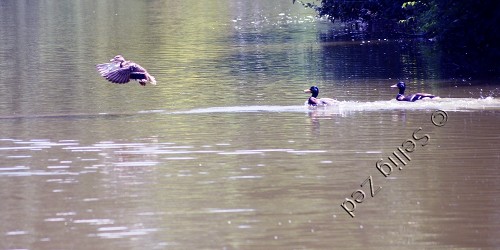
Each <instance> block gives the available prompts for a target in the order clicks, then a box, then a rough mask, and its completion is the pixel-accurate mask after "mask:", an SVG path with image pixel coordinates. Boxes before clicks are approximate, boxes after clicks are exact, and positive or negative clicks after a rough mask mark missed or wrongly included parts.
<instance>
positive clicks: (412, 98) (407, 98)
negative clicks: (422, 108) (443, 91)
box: [391, 82, 436, 102]
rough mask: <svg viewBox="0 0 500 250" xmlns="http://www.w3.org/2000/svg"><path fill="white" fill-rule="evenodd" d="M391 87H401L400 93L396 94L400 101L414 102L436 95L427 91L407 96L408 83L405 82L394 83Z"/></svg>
mask: <svg viewBox="0 0 500 250" xmlns="http://www.w3.org/2000/svg"><path fill="white" fill-rule="evenodd" d="M391 88H398V89H399V94H398V95H397V96H396V100H398V101H406V102H414V101H417V100H422V99H432V98H434V97H436V96H435V95H432V94H427V93H415V94H411V95H407V96H405V95H404V94H405V89H406V84H405V83H404V82H398V83H397V84H394V85H392V86H391Z"/></svg>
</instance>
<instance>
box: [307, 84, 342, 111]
mask: <svg viewBox="0 0 500 250" xmlns="http://www.w3.org/2000/svg"><path fill="white" fill-rule="evenodd" d="M304 92H305V93H311V97H309V99H308V100H307V104H308V105H310V106H318V105H320V106H328V105H334V104H336V103H338V101H337V100H335V99H332V98H317V97H318V94H319V88H318V87H316V86H311V88H309V89H306V90H304Z"/></svg>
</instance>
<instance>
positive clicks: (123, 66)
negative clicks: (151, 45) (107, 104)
mask: <svg viewBox="0 0 500 250" xmlns="http://www.w3.org/2000/svg"><path fill="white" fill-rule="evenodd" d="M96 68H97V71H99V73H100V74H101V76H103V77H104V78H106V79H107V80H108V81H110V82H113V83H120V84H123V83H127V82H129V81H130V80H136V81H138V82H139V84H141V85H142V86H146V83H147V82H150V83H151V84H153V85H156V79H155V78H154V77H153V76H152V75H150V74H149V73H148V71H147V70H146V69H145V68H143V67H141V65H139V64H137V63H134V62H132V61H126V60H125V58H123V56H121V55H117V56H115V57H113V59H111V60H110V62H109V63H102V64H97V65H96Z"/></svg>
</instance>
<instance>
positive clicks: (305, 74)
mask: <svg viewBox="0 0 500 250" xmlns="http://www.w3.org/2000/svg"><path fill="white" fill-rule="evenodd" d="M291 2H292V1H291V0H279V1H263V0H259V1H241V0H238V1H215V0H212V1H210V0H206V1H195V0H186V1H153V0H151V1H132V0H123V1H25V0H19V1H18V0H16V1H14V0H7V1H1V2H0V33H1V34H2V35H1V36H0V68H1V69H2V73H1V75H2V77H1V78H0V131H1V133H0V221H1V223H0V248H1V249H333V248H356V249H359V248H367V247H371V248H380V249H408V248H413V249H423V248H499V247H500V240H499V239H500V238H499V237H498V236H499V233H498V232H500V184H499V183H500V182H499V181H498V180H499V178H500V171H499V170H500V169H499V168H500V146H499V144H498V141H499V139H500V134H499V129H498V126H499V124H500V116H499V114H500V101H499V98H498V96H499V94H500V89H499V87H498V86H499V84H500V82H499V81H498V80H483V79H473V78H468V77H459V76H453V75H450V73H449V72H452V71H451V70H450V68H453V66H452V65H451V66H450V65H444V64H443V63H442V60H440V59H439V52H438V51H435V50H434V49H432V46H431V44H428V43H427V42H425V41H421V42H412V41H398V40H396V41H395V40H386V39H380V40H378V39H377V40H374V41H347V42H345V41H344V42H340V41H333V40H329V39H327V38H328V37H329V36H330V34H331V33H330V30H331V29H332V25H331V24H330V23H328V22H326V21H322V20H317V19H316V18H315V13H313V12H312V11H311V10H307V9H303V8H302V7H301V6H300V5H298V4H295V5H292V3H291ZM337 28H338V27H337ZM117 54H122V55H124V56H125V58H127V59H129V60H133V61H135V62H137V63H139V64H141V65H142V66H144V67H145V68H147V69H148V71H149V72H150V73H151V74H152V75H154V76H155V77H156V79H157V81H158V85H156V86H152V85H148V86H146V87H142V86H140V85H139V84H138V83H129V84H125V85H115V84H112V83H109V82H107V81H106V80H105V79H104V78H102V77H101V76H99V74H98V73H97V71H96V70H95V64H98V63H103V62H106V61H108V60H109V59H110V58H112V57H113V56H115V55H117ZM398 80H404V81H406V82H407V84H408V89H407V91H408V92H418V91H420V92H430V93H434V94H436V95H439V96H440V97H441V98H440V99H436V100H431V101H422V102H417V103H401V102H397V101H396V100H394V97H395V94H396V92H395V90H394V89H391V88H389V86H390V85H392V84H394V83H396V82H397V81H398ZM311 85H317V86H319V87H320V89H321V92H320V97H321V96H322V97H334V98H336V99H337V100H339V101H340V103H339V105H336V106H334V107H327V108H316V109H311V108H309V107H307V106H305V105H304V102H305V101H306V100H307V98H308V96H307V95H306V94H304V93H303V90H304V89H307V88H309V87H310V86H311ZM437 110H444V111H445V112H446V113H434V112H436V111H437ZM443 115H446V117H447V120H443V118H444V116H443ZM431 117H434V120H432V119H431ZM434 123H436V124H437V125H438V126H437V125H435V124H434ZM441 125H443V126H441ZM402 152H404V153H405V154H406V156H405V155H403V154H402ZM389 157H390V158H389ZM398 157H399V158H398ZM391 159H392V161H394V162H395V163H398V165H397V166H396V165H395V163H392V161H391ZM379 160H382V161H379ZM402 161H404V163H406V165H405V164H403V163H402ZM377 163H378V166H379V167H380V170H379V169H377ZM389 166H391V168H392V172H391V171H390V169H389ZM384 173H385V174H386V175H387V177H385V176H384ZM361 185H363V186H361ZM380 187H381V189H380ZM357 190H361V191H357ZM346 198H347V200H346ZM354 200H357V201H358V202H355V201H354ZM341 205H344V206H343V207H342V206H341ZM353 205H356V206H355V209H354V206H353ZM351 215H354V217H352V216H351Z"/></svg>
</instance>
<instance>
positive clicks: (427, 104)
mask: <svg viewBox="0 0 500 250" xmlns="http://www.w3.org/2000/svg"><path fill="white" fill-rule="evenodd" d="M429 109H442V110H447V111H472V110H500V99H494V98H492V97H487V98H484V99H472V98H435V99H429V100H419V101H417V102H401V101H396V100H389V101H373V102H357V101H339V102H338V103H337V104H335V105H332V106H318V107H310V106H308V105H295V106H278V105H268V106H266V105H259V106H252V105H250V106H228V107H209V108H197V109H191V110H185V111H175V112H169V113H170V114H205V113H251V112H309V111H311V110H329V111H332V112H333V113H339V114H342V113H349V112H356V111H384V110H429Z"/></svg>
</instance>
